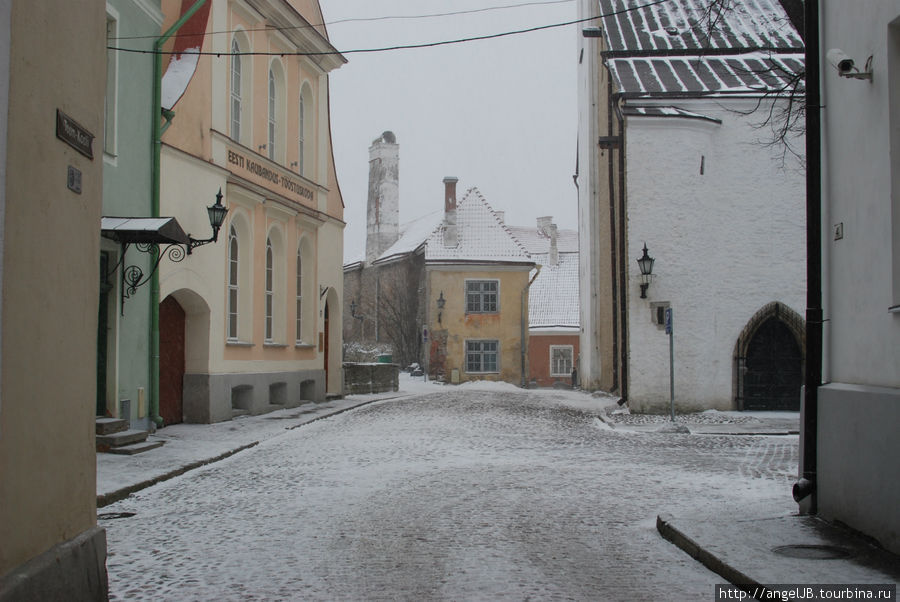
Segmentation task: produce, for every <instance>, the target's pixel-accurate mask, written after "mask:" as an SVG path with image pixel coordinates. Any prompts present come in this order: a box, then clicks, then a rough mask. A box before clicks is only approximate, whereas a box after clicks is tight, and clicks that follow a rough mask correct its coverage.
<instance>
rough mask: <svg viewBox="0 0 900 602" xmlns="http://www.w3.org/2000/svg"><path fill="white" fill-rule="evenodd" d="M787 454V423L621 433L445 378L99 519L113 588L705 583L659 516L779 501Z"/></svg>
mask: <svg viewBox="0 0 900 602" xmlns="http://www.w3.org/2000/svg"><path fill="white" fill-rule="evenodd" d="M600 411H601V410H600V408H599V406H598V409H597V412H596V414H599V412H600ZM796 466H797V437H796V436H781V437H766V436H733V435H732V436H725V435H722V436H716V435H683V434H663V433H654V432H646V433H645V432H627V431H618V430H613V429H610V428H609V427H608V426H607V425H605V424H604V423H603V422H601V421H600V420H599V419H598V418H597V416H596V415H593V414H591V413H589V412H584V411H581V410H577V409H573V408H571V407H568V406H566V405H565V394H563V393H557V392H554V391H532V392H524V391H523V392H504V391H465V390H463V389H456V388H454V389H444V390H441V391H440V392H439V393H435V394H431V395H427V396H419V397H413V398H407V399H403V400H393V401H382V402H378V403H375V404H372V405H369V406H365V407H362V408H359V409H357V410H354V411H351V412H348V413H345V414H341V415H339V416H334V417H332V418H329V419H326V420H321V421H318V422H315V423H312V424H309V425H307V426H304V427H302V428H299V429H296V430H290V431H286V432H285V434H283V435H281V436H278V437H275V438H273V439H270V440H268V441H266V442H264V443H262V444H260V445H259V446H257V447H255V448H253V449H250V450H247V451H244V452H241V453H240V454H237V455H235V456H233V457H231V458H229V459H227V460H224V461H222V462H218V463H216V464H213V465H210V466H208V467H206V468H203V469H199V470H196V471H193V472H189V473H187V474H186V475H184V476H181V477H178V478H176V479H173V480H170V481H167V482H165V483H162V484H160V485H157V486H155V487H152V488H150V489H147V490H144V491H142V492H140V493H137V494H135V495H133V496H132V497H130V498H128V499H126V500H123V501H121V502H118V503H116V504H114V505H111V506H108V507H106V508H103V509H101V520H100V521H99V522H100V525H101V526H103V527H105V528H106V529H107V537H108V545H109V557H108V562H107V566H108V571H109V578H110V593H111V598H112V599H117V600H141V599H145V600H212V599H219V600H254V599H255V600H263V599H265V600H273V599H283V600H378V599H405V600H422V599H448V600H449V599H452V600H479V599H509V600H525V599H532V600H547V599H574V600H689V599H701V600H702V599H705V600H711V599H713V586H714V584H716V583H721V582H722V579H721V578H720V577H718V576H717V575H715V574H713V573H711V572H709V571H708V570H706V569H705V568H703V567H702V566H701V565H700V564H699V563H697V562H695V561H694V560H693V559H691V558H690V557H689V556H688V555H686V554H685V553H684V552H682V551H681V550H679V549H677V548H676V547H674V546H673V545H671V544H669V543H668V542H667V541H665V540H663V539H662V537H660V536H659V534H658V533H657V532H656V529H655V526H654V525H655V519H656V516H657V514H658V513H660V512H678V513H682V514H690V513H693V514H695V515H709V516H722V515H734V516H735V517H736V518H743V517H752V516H761V515H765V514H779V513H780V514H787V513H789V512H792V511H794V509H795V506H794V505H793V503H792V501H791V499H790V485H791V483H792V480H793V478H794V475H795V473H796ZM117 513H134V515H133V516H128V517H125V518H116V519H113V518H103V517H104V516H113V515H115V514H117Z"/></svg>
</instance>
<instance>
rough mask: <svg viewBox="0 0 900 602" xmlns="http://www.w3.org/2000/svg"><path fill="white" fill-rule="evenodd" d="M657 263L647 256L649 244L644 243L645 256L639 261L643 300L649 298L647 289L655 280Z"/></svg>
mask: <svg viewBox="0 0 900 602" xmlns="http://www.w3.org/2000/svg"><path fill="white" fill-rule="evenodd" d="M654 261H656V260H655V259H653V258H652V257H650V255H648V254H647V243H644V254H643V255H642V256H641V257H640V259H638V260H637V262H638V267H639V268H640V269H641V299H646V298H647V287H648V286H650V281H651V280H652V279H653V262H654Z"/></svg>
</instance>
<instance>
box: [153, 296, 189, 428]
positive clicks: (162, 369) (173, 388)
mask: <svg viewBox="0 0 900 602" xmlns="http://www.w3.org/2000/svg"><path fill="white" fill-rule="evenodd" d="M184 324H185V314H184V309H182V307H181V305H180V304H179V303H178V301H177V300H176V299H175V298H174V297H171V296H169V297H166V298H165V299H164V300H163V302H162V303H160V304H159V415H160V416H162V419H163V420H164V421H165V424H178V423H180V422H182V420H183V414H184V412H183V403H182V396H183V391H184V388H183V387H184Z"/></svg>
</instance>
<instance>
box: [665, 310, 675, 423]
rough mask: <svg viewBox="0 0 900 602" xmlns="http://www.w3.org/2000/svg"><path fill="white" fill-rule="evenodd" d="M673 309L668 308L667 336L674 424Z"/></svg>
mask: <svg viewBox="0 0 900 602" xmlns="http://www.w3.org/2000/svg"><path fill="white" fill-rule="evenodd" d="M673 313H674V312H673V311H672V308H671V307H667V308H666V334H667V335H669V405H670V407H671V409H672V422H673V423H674V422H675V335H674V333H673V330H674V329H673V326H672V321H673V315H672V314H673Z"/></svg>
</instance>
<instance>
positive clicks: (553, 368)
mask: <svg viewBox="0 0 900 602" xmlns="http://www.w3.org/2000/svg"><path fill="white" fill-rule="evenodd" d="M573 355H574V347H573V346H572V345H550V376H572V359H573Z"/></svg>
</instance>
